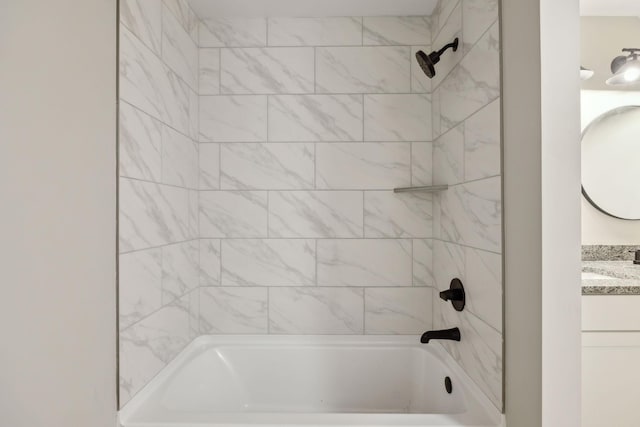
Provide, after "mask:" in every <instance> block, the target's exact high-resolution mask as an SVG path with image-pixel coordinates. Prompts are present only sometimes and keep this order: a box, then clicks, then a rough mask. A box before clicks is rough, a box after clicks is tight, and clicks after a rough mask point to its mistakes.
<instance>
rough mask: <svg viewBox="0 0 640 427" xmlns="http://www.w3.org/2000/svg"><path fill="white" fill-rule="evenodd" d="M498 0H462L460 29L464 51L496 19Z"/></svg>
mask: <svg viewBox="0 0 640 427" xmlns="http://www.w3.org/2000/svg"><path fill="white" fill-rule="evenodd" d="M498 9H499V6H498V0H463V1H462V16H463V22H464V28H463V31H462V34H463V35H464V37H463V40H462V41H463V42H464V51H465V52H466V51H469V50H470V49H471V47H472V46H473V44H474V43H475V42H476V41H477V40H478V39H479V38H480V37H481V36H482V35H483V34H484V33H485V31H487V29H488V28H489V27H490V26H491V25H492V24H493V23H494V22H496V20H497V19H498V13H499V12H498Z"/></svg>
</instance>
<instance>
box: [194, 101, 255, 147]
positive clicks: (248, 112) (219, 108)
mask: <svg viewBox="0 0 640 427" xmlns="http://www.w3.org/2000/svg"><path fill="white" fill-rule="evenodd" d="M266 140H267V97H266V96H201V97H200V141H201V142H261V141H266Z"/></svg>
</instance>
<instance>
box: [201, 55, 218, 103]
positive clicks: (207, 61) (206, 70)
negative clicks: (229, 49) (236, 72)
mask: <svg viewBox="0 0 640 427" xmlns="http://www.w3.org/2000/svg"><path fill="white" fill-rule="evenodd" d="M199 55H200V59H199V78H200V80H199V85H200V86H199V89H198V91H199V93H200V95H217V94H219V93H220V49H217V48H214V49H206V48H200V49H199Z"/></svg>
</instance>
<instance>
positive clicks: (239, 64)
mask: <svg viewBox="0 0 640 427" xmlns="http://www.w3.org/2000/svg"><path fill="white" fill-rule="evenodd" d="M221 55H222V56H221V62H220V65H221V71H220V72H221V74H222V80H221V82H222V86H221V88H220V90H221V92H222V93H226V94H243V93H244V94H247V93H248V94H251V93H253V94H277V93H287V94H294V93H313V92H314V88H313V77H314V70H313V68H314V58H313V56H314V53H313V48H307V47H289V48H236V49H222V50H221Z"/></svg>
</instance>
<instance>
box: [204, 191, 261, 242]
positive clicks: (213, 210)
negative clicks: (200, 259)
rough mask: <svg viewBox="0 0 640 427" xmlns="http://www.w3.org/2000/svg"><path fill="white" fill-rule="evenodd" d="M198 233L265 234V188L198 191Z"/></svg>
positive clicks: (222, 235) (208, 234)
mask: <svg viewBox="0 0 640 427" xmlns="http://www.w3.org/2000/svg"><path fill="white" fill-rule="evenodd" d="M200 237H202V238H215V237H227V238H233V237H267V193H266V191H202V192H200Z"/></svg>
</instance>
